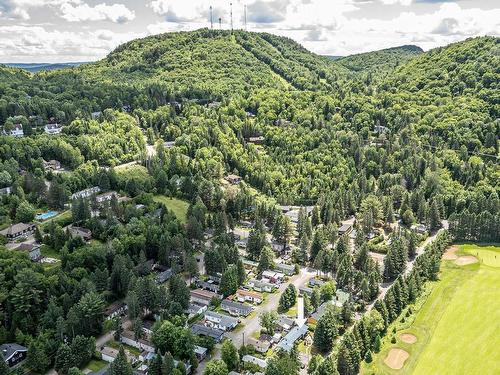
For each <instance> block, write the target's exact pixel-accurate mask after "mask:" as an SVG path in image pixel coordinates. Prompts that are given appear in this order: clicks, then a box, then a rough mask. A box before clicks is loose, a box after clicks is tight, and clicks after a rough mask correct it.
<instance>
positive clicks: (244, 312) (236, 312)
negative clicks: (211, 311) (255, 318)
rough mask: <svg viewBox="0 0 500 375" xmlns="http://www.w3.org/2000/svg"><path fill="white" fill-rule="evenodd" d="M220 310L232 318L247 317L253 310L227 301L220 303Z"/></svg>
mask: <svg viewBox="0 0 500 375" xmlns="http://www.w3.org/2000/svg"><path fill="white" fill-rule="evenodd" d="M221 309H222V310H223V311H226V312H228V313H229V314H231V315H233V316H248V315H250V313H251V312H252V310H253V308H252V306H249V305H245V304H243V303H240V302H236V301H230V300H228V299H225V300H223V301H222V303H221Z"/></svg>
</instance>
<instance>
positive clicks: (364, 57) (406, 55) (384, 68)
mask: <svg viewBox="0 0 500 375" xmlns="http://www.w3.org/2000/svg"><path fill="white" fill-rule="evenodd" d="M423 52H424V51H423V50H422V49H421V48H420V47H418V46H414V45H406V46H401V47H394V48H387V49H383V50H380V51H373V52H366V53H360V54H356V55H351V56H346V57H341V58H338V59H335V63H336V64H339V65H341V66H343V67H345V68H347V69H349V70H350V71H352V72H356V73H358V72H372V73H381V72H389V71H392V70H394V69H395V68H396V67H398V66H399V65H402V64H404V63H406V62H407V61H409V60H411V59H412V58H414V57H415V56H417V55H420V54H421V53H423Z"/></svg>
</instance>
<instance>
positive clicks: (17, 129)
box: [9, 124, 24, 137]
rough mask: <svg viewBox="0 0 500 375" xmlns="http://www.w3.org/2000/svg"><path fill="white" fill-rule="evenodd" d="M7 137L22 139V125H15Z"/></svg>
mask: <svg viewBox="0 0 500 375" xmlns="http://www.w3.org/2000/svg"><path fill="white" fill-rule="evenodd" d="M9 135H11V136H13V137H24V130H23V124H15V125H14V127H13V128H12V129H11V130H10V132H9Z"/></svg>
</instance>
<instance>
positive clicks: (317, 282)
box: [309, 277, 326, 288]
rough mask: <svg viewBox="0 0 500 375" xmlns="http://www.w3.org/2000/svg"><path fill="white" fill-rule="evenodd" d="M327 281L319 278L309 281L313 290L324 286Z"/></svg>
mask: <svg viewBox="0 0 500 375" xmlns="http://www.w3.org/2000/svg"><path fill="white" fill-rule="evenodd" d="M325 282H326V281H325V280H323V279H319V278H317V277H313V278H312V279H310V280H309V286H310V287H311V288H314V287H315V286H319V287H320V286H322V285H323V284H324V283H325Z"/></svg>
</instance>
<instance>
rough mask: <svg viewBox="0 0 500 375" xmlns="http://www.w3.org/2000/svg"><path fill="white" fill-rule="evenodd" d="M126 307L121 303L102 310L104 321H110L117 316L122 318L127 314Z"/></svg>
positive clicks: (117, 302)
mask: <svg viewBox="0 0 500 375" xmlns="http://www.w3.org/2000/svg"><path fill="white" fill-rule="evenodd" d="M127 309H128V306H127V304H126V303H125V302H123V301H116V302H113V303H112V304H111V305H109V306H108V307H106V309H104V319H106V320H111V319H113V318H116V317H117V316H123V315H125V313H126V312H127Z"/></svg>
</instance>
